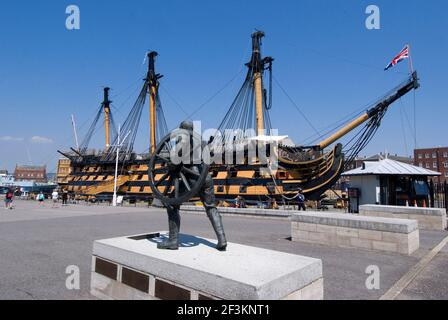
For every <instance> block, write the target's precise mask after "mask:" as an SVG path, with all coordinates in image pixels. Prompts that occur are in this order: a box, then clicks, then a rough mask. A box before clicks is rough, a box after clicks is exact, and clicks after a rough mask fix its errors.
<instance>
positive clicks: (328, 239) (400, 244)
mask: <svg viewBox="0 0 448 320" xmlns="http://www.w3.org/2000/svg"><path fill="white" fill-rule="evenodd" d="M291 238H292V241H303V242H310V243H318V244H323V245H329V246H338V247H351V248H363V249H369V250H378V251H386V252H393V253H400V254H405V255H411V254H412V253H413V252H414V251H416V250H417V249H418V248H419V246H420V240H419V231H418V224H417V221H415V220H407V219H392V218H380V217H363V216H358V215H351V214H341V213H332V212H325V213H316V212H314V213H294V214H292V216H291Z"/></svg>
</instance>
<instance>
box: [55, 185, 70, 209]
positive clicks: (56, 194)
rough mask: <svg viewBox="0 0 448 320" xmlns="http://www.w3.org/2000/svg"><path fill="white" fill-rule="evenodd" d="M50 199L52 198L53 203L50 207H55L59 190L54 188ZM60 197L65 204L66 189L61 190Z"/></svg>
mask: <svg viewBox="0 0 448 320" xmlns="http://www.w3.org/2000/svg"><path fill="white" fill-rule="evenodd" d="M51 199H52V200H53V205H52V207H56V206H57V204H58V202H59V192H58V190H56V189H55V190H54V191H53V193H52V194H51ZM61 199H62V205H63V206H66V205H67V204H68V203H67V201H68V192H67V191H65V190H64V191H63V192H62V195H61Z"/></svg>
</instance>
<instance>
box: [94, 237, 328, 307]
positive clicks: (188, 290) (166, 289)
mask: <svg viewBox="0 0 448 320" xmlns="http://www.w3.org/2000/svg"><path fill="white" fill-rule="evenodd" d="M164 237H166V232H157V233H152V234H144V235H136V236H129V237H120V238H113V239H106V240H98V241H95V242H94V244H93V257H92V277H91V293H92V294H93V295H94V296H96V297H99V298H101V299H167V300H171V299H181V300H205V299H207V300H208V299H225V300H231V299H237V300H246V299H247V300H264V299H266V300H267V299H275V300H277V299H297V300H298V299H303V300H308V299H316V300H317V299H323V278H322V261H321V260H320V259H314V258H309V257H304V256H298V255H293V254H288V253H282V252H278V251H273V250H267V249H261V248H256V247H251V246H245V245H240V244H236V243H229V244H228V247H227V251H225V252H220V251H218V250H216V249H215V248H214V246H215V242H216V241H214V240H209V239H205V238H198V237H194V236H189V235H181V238H180V242H181V247H180V248H179V250H177V251H166V250H160V249H157V243H158V242H160V241H161V240H163V238H164Z"/></svg>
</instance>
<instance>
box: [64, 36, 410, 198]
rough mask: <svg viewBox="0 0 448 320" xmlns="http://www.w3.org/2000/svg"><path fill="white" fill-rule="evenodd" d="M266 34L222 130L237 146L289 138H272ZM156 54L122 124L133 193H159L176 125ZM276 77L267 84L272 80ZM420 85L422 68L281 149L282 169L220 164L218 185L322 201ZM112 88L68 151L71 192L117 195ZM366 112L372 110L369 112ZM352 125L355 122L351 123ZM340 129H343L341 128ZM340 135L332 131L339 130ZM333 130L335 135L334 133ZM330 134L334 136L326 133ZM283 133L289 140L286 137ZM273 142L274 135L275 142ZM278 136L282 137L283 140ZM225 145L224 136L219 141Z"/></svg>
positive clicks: (230, 192)
mask: <svg viewBox="0 0 448 320" xmlns="http://www.w3.org/2000/svg"><path fill="white" fill-rule="evenodd" d="M263 37H264V33H263V32H261V31H257V32H255V33H253V34H252V55H251V59H250V61H249V62H248V63H247V64H246V67H247V68H248V70H247V74H246V77H245V79H244V82H243V85H242V86H241V88H240V89H239V91H238V93H237V95H236V97H235V99H234V100H233V102H232V104H231V105H230V108H229V109H228V111H227V113H226V114H225V116H224V117H223V119H222V121H221V123H220V125H219V131H220V133H221V134H220V135H219V137H221V139H223V141H222V142H224V143H225V144H232V143H234V142H236V141H244V140H245V139H246V138H249V137H250V138H255V139H260V140H263V139H264V141H268V143H270V142H269V141H283V140H282V139H283V138H282V137H281V136H280V137H270V138H267V139H265V138H266V137H265V136H266V135H271V134H276V133H272V132H271V129H273V127H272V123H271V117H270V111H271V108H272V83H273V79H274V78H273V75H272V70H273V69H272V66H273V61H274V59H273V58H271V57H263V56H262V53H261V40H262V38H263ZM156 56H157V53H156V52H150V53H149V54H148V72H147V75H146V77H145V79H144V82H143V86H142V88H141V90H140V92H139V95H138V97H137V99H136V101H135V103H134V105H133V107H132V108H131V111H130V112H129V114H128V116H127V118H126V120H125V121H124V123H123V126H121V132H122V133H123V134H124V135H128V139H127V140H126V141H125V142H124V143H123V144H122V145H121V147H120V153H119V159H118V161H119V163H120V166H121V170H120V176H119V178H118V180H119V187H120V188H122V189H121V192H124V193H126V194H133V195H135V196H136V195H139V194H140V195H141V196H144V195H148V196H150V195H151V190H149V187H147V186H148V162H149V157H150V155H151V154H152V153H153V152H154V148H155V146H156V145H157V143H158V141H160V140H161V139H162V138H163V137H164V136H165V135H166V134H167V133H168V128H167V124H166V120H165V115H164V112H163V108H162V104H161V100H160V95H159V87H160V83H159V80H160V78H162V76H161V75H160V74H158V73H156V72H155V58H156ZM265 78H267V79H268V84H267V86H265V84H264V81H263V80H264V79H265ZM418 86H419V84H418V78H417V74H416V73H415V72H414V73H413V74H412V75H411V76H410V77H409V78H408V79H407V80H406V81H404V82H403V83H401V84H400V85H399V86H397V87H396V88H394V89H393V90H391V91H390V92H388V93H387V94H386V95H384V96H383V97H381V98H380V99H379V100H378V101H376V102H375V103H373V104H372V105H370V107H369V108H368V109H367V110H366V111H362V112H360V113H358V114H355V115H354V116H353V114H352V117H353V118H351V119H350V118H346V119H348V120H351V121H344V122H341V123H337V126H336V128H333V130H329V131H328V132H324V133H319V132H317V130H316V133H317V135H318V139H316V140H315V141H312V143H310V144H307V145H293V144H291V143H288V144H282V142H280V145H279V146H278V148H279V150H278V155H279V159H278V160H279V170H278V171H277V172H276V173H272V172H271V174H267V175H266V174H265V173H262V172H261V170H260V168H261V164H260V163H258V164H257V163H256V164H252V163H249V161H248V159H247V158H246V159H244V161H243V162H242V163H238V164H223V165H221V164H219V163H216V164H212V165H211V167H210V169H211V171H212V173H213V178H214V182H215V187H216V190H215V192H216V194H217V197H218V198H224V199H228V198H229V197H230V198H234V197H236V196H237V195H244V196H245V197H248V198H251V199H259V200H263V199H260V198H261V197H263V198H264V199H266V198H267V199H272V198H277V199H282V200H288V201H289V200H293V199H294V197H295V196H296V195H297V192H298V190H303V192H304V193H305V194H306V195H307V197H308V198H309V199H319V198H320V196H321V195H322V193H323V192H325V191H326V190H328V188H330V187H331V186H332V185H333V184H334V183H335V182H336V181H337V180H338V178H339V176H340V174H341V172H342V171H343V170H344V165H346V164H347V163H350V161H351V160H353V159H354V158H355V157H356V156H357V155H358V154H359V153H360V152H361V151H362V150H363V149H364V148H365V146H366V145H367V144H368V143H369V142H370V141H371V139H372V138H373V137H374V135H375V133H376V132H377V130H378V128H379V126H380V124H381V121H382V119H383V117H384V116H385V114H386V112H387V110H388V108H389V106H390V105H391V104H392V103H394V102H395V101H396V100H398V99H400V98H401V97H402V96H404V95H406V94H407V93H408V92H410V91H412V90H414V89H417V88H418ZM147 96H148V97H149V124H150V125H149V128H150V132H149V138H150V139H149V140H150V141H149V148H148V150H149V153H148V154H139V155H137V154H136V153H135V152H134V142H135V140H136V137H137V134H138V128H139V124H140V122H141V121H142V119H141V118H142V112H143V108H144V107H145V103H146V97H147ZM110 103H111V102H110V101H109V99H108V93H107V92H106V90H105V97H104V100H103V102H102V104H101V107H100V109H99V110H98V112H97V114H96V116H95V118H94V121H93V123H92V125H91V127H90V128H89V130H88V132H87V135H86V137H85V138H84V140H83V142H82V144H81V147H80V148H79V150H74V149H72V150H73V151H75V153H74V154H73V153H63V152H61V153H62V154H63V155H65V156H67V157H68V158H69V159H70V160H71V163H72V166H73V174H71V177H70V179H69V182H68V184H69V185H70V186H71V187H70V188H71V189H70V191H74V192H78V193H80V194H85V195H95V196H96V195H99V194H110V193H111V190H112V187H113V184H111V181H112V180H111V174H110V171H111V170H110V165H111V164H112V163H114V160H116V147H117V132H116V131H117V130H116V125H115V121H114V119H113V116H112V112H111V110H110ZM364 110H365V109H364ZM101 114H104V119H105V132H106V136H105V137H106V143H105V148H104V150H103V151H102V152H100V153H99V154H89V152H88V146H89V143H90V140H91V138H92V135H93V133H94V132H95V128H96V127H97V124H98V122H99V119H100V118H101ZM347 122H348V123H347ZM336 130H337V131H336ZM356 130H357V132H356V133H355V134H354V135H353V136H352V137H351V139H350V140H349V141H348V143H347V144H345V146H344V147H343V146H342V144H341V143H337V142H338V141H339V140H340V139H341V138H342V137H345V136H347V135H348V134H349V133H352V132H355V131H356ZM334 131H336V132H335V133H333V134H331V133H332V132H334ZM330 134H331V135H330ZM325 137H326V138H325ZM280 138H281V139H280ZM270 139H272V140H270ZM276 139H277V140H276ZM218 142H219V141H218ZM151 170H153V171H152V172H153V174H154V176H153V178H154V179H156V180H158V179H160V176H162V177H163V174H160V173H159V172H158V170H159V169H158V168H156V167H154V168H152V169H151ZM166 183H167V181H160V183H158V185H157V186H158V187H160V188H162V190H165V191H162V190H161V192H166V190H168V189H169V188H171V187H172V186H168V185H165V184H166Z"/></svg>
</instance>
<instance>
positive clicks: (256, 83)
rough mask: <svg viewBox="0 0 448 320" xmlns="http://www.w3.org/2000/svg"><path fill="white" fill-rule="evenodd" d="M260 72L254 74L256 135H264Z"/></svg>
mask: <svg viewBox="0 0 448 320" xmlns="http://www.w3.org/2000/svg"><path fill="white" fill-rule="evenodd" d="M262 82H263V80H262V74H261V73H256V74H254V87H255V110H256V117H257V119H256V121H257V135H259V136H261V135H264V119H263V95H262Z"/></svg>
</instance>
